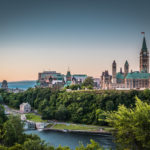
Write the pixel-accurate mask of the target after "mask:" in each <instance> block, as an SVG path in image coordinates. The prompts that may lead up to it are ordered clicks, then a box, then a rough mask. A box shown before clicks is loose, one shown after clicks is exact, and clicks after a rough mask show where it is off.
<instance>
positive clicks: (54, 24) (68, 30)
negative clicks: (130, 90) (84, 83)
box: [0, 0, 150, 81]
mask: <svg viewBox="0 0 150 150" xmlns="http://www.w3.org/2000/svg"><path fill="white" fill-rule="evenodd" d="M149 7H150V0H0V81H2V80H4V79H6V80H7V81H19V80H36V79H37V78H38V72H42V71H44V70H55V71H57V72H61V73H63V74H66V71H67V69H68V67H69V68H70V70H71V73H72V74H74V73H78V74H79V73H81V74H82V73H84V74H88V75H90V76H94V77H100V75H101V73H102V71H104V70H109V72H110V74H111V65H112V62H113V60H116V62H117V70H118V71H119V69H120V67H123V65H124V63H125V61H126V59H127V60H128V62H129V65H130V70H131V69H132V70H139V52H140V49H141V46H142V39H143V36H142V35H141V32H145V33H146V42H147V46H148V49H149V50H150V8H149Z"/></svg>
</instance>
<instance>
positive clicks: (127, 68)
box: [124, 60, 129, 77]
mask: <svg viewBox="0 0 150 150" xmlns="http://www.w3.org/2000/svg"><path fill="white" fill-rule="evenodd" d="M128 73H129V63H128V61H127V60H126V62H125V64H124V76H125V77H126V75H127V74H128Z"/></svg>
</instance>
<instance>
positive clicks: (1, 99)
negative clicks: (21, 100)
mask: <svg viewBox="0 0 150 150" xmlns="http://www.w3.org/2000/svg"><path fill="white" fill-rule="evenodd" d="M2 103H3V97H2V96H1V95H0V104H2Z"/></svg>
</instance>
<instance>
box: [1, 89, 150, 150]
mask: <svg viewBox="0 0 150 150" xmlns="http://www.w3.org/2000/svg"><path fill="white" fill-rule="evenodd" d="M0 95H1V96H0V101H1V103H5V104H7V105H9V106H11V107H13V108H19V105H20V104H21V103H22V102H28V103H30V105H31V106H32V109H36V110H37V111H38V113H39V114H41V116H42V119H49V120H51V119H56V120H59V121H64V122H65V121H67V122H74V123H84V124H94V125H101V126H102V125H103V126H104V125H105V126H108V127H113V128H114V130H113V135H114V137H115V143H116V145H117V147H116V149H118V150H141V149H142V150H149V149H150V128H149V127H150V90H148V89H146V90H144V91H134V90H133V91H101V92H100V93H98V92H97V91H96V93H95V91H94V90H93V91H90V92H82V91H75V92H67V91H65V90H63V91H56V90H54V89H50V88H43V89H42V88H34V89H28V90H27V91H25V92H23V93H17V94H14V93H8V92H6V91H3V90H0ZM1 116H2V119H0V120H1V122H0V123H1V126H0V127H1V132H0V135H1V136H0V138H1V143H0V144H1V145H3V146H5V147H9V148H6V149H10V147H11V146H17V145H16V144H15V143H18V144H20V145H19V146H20V147H22V149H23V150H27V148H26V146H25V145H26V142H27V143H28V142H29V143H34V144H35V143H36V142H37V140H40V139H38V137H36V138H35V137H33V136H29V137H27V135H24V134H23V132H22V124H21V123H20V121H19V119H18V120H17V118H13V119H12V117H10V118H7V117H6V116H5V115H4V108H3V107H2V106H1ZM14 120H15V121H14ZM17 122H18V124H16V123H17ZM13 123H14V124H13ZM16 127H17V128H18V129H20V130H18V131H15V128H16ZM8 131H9V132H8ZM17 132H19V133H17ZM14 134H15V135H14ZM12 136H14V137H16V138H14V139H13V140H12V138H10V137H12ZM18 136H19V137H18ZM28 140H29V141H28ZM32 140H33V141H32ZM34 140H35V141H34ZM91 142H92V143H91V144H89V145H87V147H84V146H83V145H82V146H80V147H78V148H76V150H94V149H97V150H101V149H102V148H101V147H100V146H99V145H98V144H97V143H95V142H94V141H91ZM29 143H28V144H29ZM38 143H39V144H38V148H39V150H47V149H50V150H51V149H52V150H53V149H56V150H61V149H64V150H70V149H69V148H68V147H67V148H62V147H59V148H58V149H57V148H54V147H48V146H47V145H46V144H44V143H43V142H42V141H41V140H40V141H38ZM33 146H34V145H33ZM36 146H37V145H36ZM41 146H45V148H41ZM32 148H33V147H32ZM12 150H17V149H12ZM29 150H30V148H29ZM31 150H32V149H31ZM37 150H38V149H37Z"/></svg>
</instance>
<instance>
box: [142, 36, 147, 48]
mask: <svg viewBox="0 0 150 150" xmlns="http://www.w3.org/2000/svg"><path fill="white" fill-rule="evenodd" d="M142 51H147V46H146V40H145V36H144V37H143V44H142Z"/></svg>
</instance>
